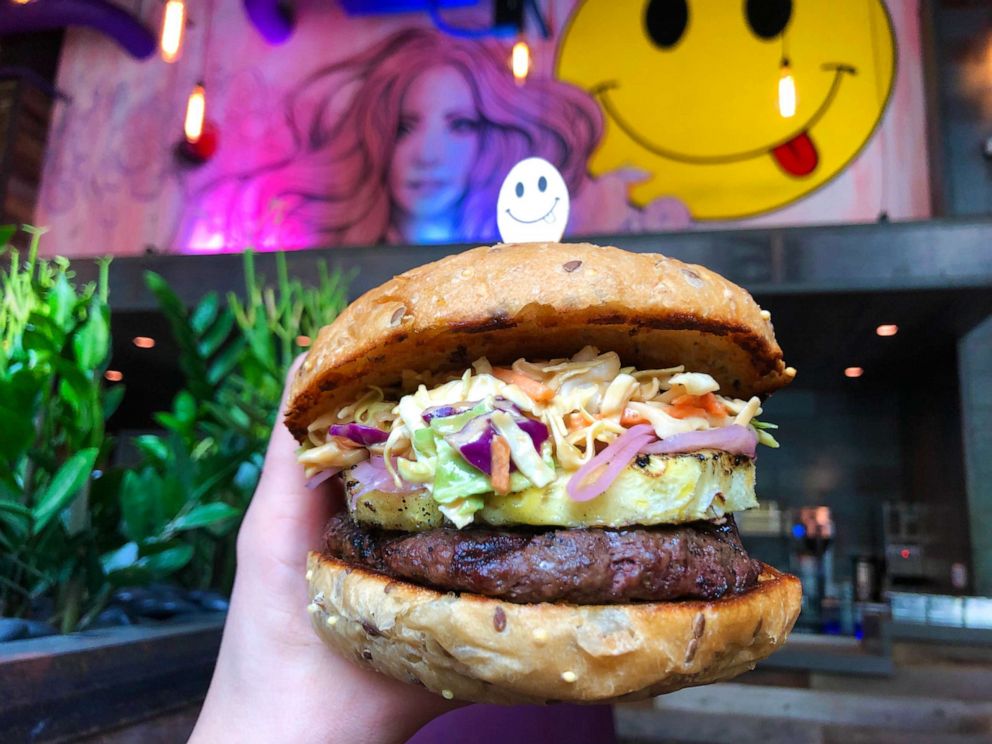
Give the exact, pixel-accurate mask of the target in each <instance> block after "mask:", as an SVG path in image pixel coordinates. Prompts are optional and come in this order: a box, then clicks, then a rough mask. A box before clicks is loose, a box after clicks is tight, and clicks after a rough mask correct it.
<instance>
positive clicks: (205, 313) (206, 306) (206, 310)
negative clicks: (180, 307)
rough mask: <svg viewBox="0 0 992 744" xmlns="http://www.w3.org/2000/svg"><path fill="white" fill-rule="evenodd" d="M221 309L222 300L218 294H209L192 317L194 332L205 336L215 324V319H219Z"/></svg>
mask: <svg viewBox="0 0 992 744" xmlns="http://www.w3.org/2000/svg"><path fill="white" fill-rule="evenodd" d="M219 309H220V299H219V298H218V296H217V293H216V292H207V293H206V294H205V295H204V296H203V299H202V300H200V304H199V305H197V306H196V309H195V310H194V311H193V314H192V315H191V316H190V319H189V322H190V325H191V326H192V327H193V331H194V332H195V333H196V334H198V335H203V333H204V332H205V331H206V330H207V329H208V328H209V327H210V324H211V323H213V322H214V319H215V318H216V317H217V310H219Z"/></svg>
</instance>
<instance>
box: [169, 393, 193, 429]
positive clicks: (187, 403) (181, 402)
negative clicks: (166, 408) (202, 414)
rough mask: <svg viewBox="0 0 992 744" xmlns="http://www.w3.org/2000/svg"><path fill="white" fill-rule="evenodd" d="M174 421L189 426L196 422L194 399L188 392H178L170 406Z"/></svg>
mask: <svg viewBox="0 0 992 744" xmlns="http://www.w3.org/2000/svg"><path fill="white" fill-rule="evenodd" d="M172 407H173V410H174V411H175V414H176V415H175V417H176V420H177V421H179V422H180V423H182V424H185V425H187V426H188V425H189V424H192V423H193V422H194V421H195V420H196V398H194V397H193V396H192V395H191V394H190V393H189V391H188V390H180V391H179V393H178V394H177V395H176V399H175V401H174V402H173V404H172Z"/></svg>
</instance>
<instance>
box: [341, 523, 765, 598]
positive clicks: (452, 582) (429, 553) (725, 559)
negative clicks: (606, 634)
mask: <svg viewBox="0 0 992 744" xmlns="http://www.w3.org/2000/svg"><path fill="white" fill-rule="evenodd" d="M324 549H325V551H326V552H327V553H328V554H329V555H331V556H333V557H335V558H338V559H340V560H343V561H345V562H346V563H352V564H358V565H361V566H363V567H365V568H369V569H371V570H373V571H377V572H379V573H383V574H386V575H388V576H391V577H393V578H397V579H402V580H406V581H412V582H414V583H417V584H422V585H426V586H430V587H434V588H436V589H440V590H442V591H458V592H473V593H475V594H484V595H486V596H488V597H500V598H502V599H505V600H508V601H510V602H521V603H528V602H574V603H576V604H606V603H616V602H630V601H631V600H670V599H718V598H720V597H723V596H725V595H727V594H738V593H741V592H743V591H745V590H747V589H748V588H750V587H752V586H754V585H755V584H756V583H757V581H758V574H759V573H761V564H759V563H758V562H757V561H753V560H751V559H750V558H749V557H748V555H747V553H746V552H745V551H744V547H743V546H742V545H741V539H740V535H739V534H738V533H737V525H736V524H734V521H733V518H732V517H728V518H727V520H726V522H725V523H724V524H722V525H715V524H711V523H709V522H693V523H691V524H686V525H666V526H660V527H631V528H626V529H550V530H541V531H536V530H498V531H497V530H493V529H483V528H473V529H464V530H456V529H452V528H439V529H434V530H428V531H425V532H390V531H385V530H379V529H375V528H369V527H364V526H362V525H359V524H357V523H355V522H354V521H353V520H352V519H351V518H350V517H349V516H348V515H347V514H345V513H341V514H337V515H335V516H334V517H332V518H331V521H330V522H329V523H328V525H327V529H326V532H325V535H324Z"/></svg>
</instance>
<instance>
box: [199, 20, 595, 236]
mask: <svg viewBox="0 0 992 744" xmlns="http://www.w3.org/2000/svg"><path fill="white" fill-rule="evenodd" d="M507 54H508V50H506V49H505V48H503V46H502V45H499V44H497V43H494V42H478V41H466V40H462V39H457V38H453V37H451V36H447V35H444V34H442V33H440V32H438V31H435V30H433V29H426V28H408V29H404V30H402V31H399V32H397V33H394V34H393V35H391V36H389V37H387V38H386V39H384V40H383V41H381V42H379V43H378V44H376V45H374V46H372V47H370V48H369V49H367V50H366V51H364V52H362V53H360V54H358V55H356V56H353V57H351V58H349V59H346V60H344V61H341V62H336V63H333V64H330V65H327V66H325V67H322V68H320V69H318V70H316V71H315V72H313V73H312V74H311V75H310V76H309V77H307V78H305V79H304V80H303V81H302V82H301V83H300V84H299V85H298V86H297V87H296V88H295V89H294V90H292V91H291V92H290V94H289V95H288V96H287V99H286V118H287V122H288V125H289V128H290V131H291V133H292V136H293V141H294V147H293V150H292V152H291V153H290V154H289V155H288V156H287V157H286V158H284V159H283V160H282V161H280V162H278V163H275V164H272V165H268V166H265V167H263V168H260V169H258V170H256V171H253V172H250V173H244V174H240V175H236V176H234V177H231V176H226V177H222V178H221V179H218V181H215V182H214V183H213V184H209V185H208V186H206V187H205V188H204V189H203V190H202V192H201V197H200V199H199V201H200V202H201V203H200V204H199V208H198V211H199V214H200V215H201V219H202V216H203V215H204V214H206V215H207V216H208V219H209V220H210V221H211V223H212V224H213V226H214V227H213V229H212V230H211V232H212V233H213V234H214V235H216V234H217V233H216V229H217V228H218V227H219V228H220V230H221V232H222V234H223V235H224V240H225V243H226V244H227V245H229V246H234V245H238V244H240V245H256V246H260V247H262V246H266V245H273V246H275V245H278V246H279V247H298V246H303V245H374V244H378V243H399V242H405V243H431V242H433V243H438V242H458V241H465V242H472V241H485V240H495V239H497V238H498V234H497V231H496V214H495V205H496V195H497V193H498V191H499V186H500V184H501V182H502V180H503V177H504V176H505V175H506V173H507V172H508V171H509V169H510V168H511V167H512V166H513V164H514V163H516V162H517V161H519V160H522V159H523V158H525V157H529V156H533V155H537V156H540V157H543V158H545V159H546V160H548V161H550V162H552V163H554V164H555V166H556V167H557V168H558V169H559V171H561V173H562V175H563V177H564V178H565V181H566V183H567V184H568V187H569V190H570V191H571V192H572V193H577V192H578V191H579V190H580V188H581V186H582V184H583V180H584V179H585V169H586V160H587V158H588V156H589V154H590V152H591V151H592V150H593V149H594V148H595V146H596V144H597V142H598V141H599V138H600V134H601V131H602V121H601V115H600V112H599V108H598V106H597V105H596V103H595V102H594V101H593V100H592V99H591V98H590V97H589V96H588V95H587V94H586V93H584V92H583V91H581V90H579V89H578V88H575V87H572V86H571V85H569V84H566V83H562V82H560V81H557V80H554V79H550V78H543V79H542V78H536V77H532V78H531V79H529V80H528V81H527V82H526V84H524V85H518V84H517V83H516V81H515V80H514V78H513V76H512V75H511V74H510V71H509V69H508V67H507V63H506V58H507ZM232 187H233V188H232ZM221 193H224V194H226V196H221ZM218 197H220V201H221V203H222V204H223V206H221V205H220V204H218ZM195 201H197V199H194V202H195ZM218 207H219V208H220V213H219V214H218V211H217V210H218ZM218 217H219V218H220V220H219V221H218V219H217V218H218ZM193 237H194V240H193V241H191V242H192V243H193V245H192V246H191V247H195V235H194V236H193Z"/></svg>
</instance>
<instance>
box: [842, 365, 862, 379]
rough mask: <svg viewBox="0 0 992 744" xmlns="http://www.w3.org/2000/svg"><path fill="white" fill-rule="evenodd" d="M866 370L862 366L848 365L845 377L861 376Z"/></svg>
mask: <svg viewBox="0 0 992 744" xmlns="http://www.w3.org/2000/svg"><path fill="white" fill-rule="evenodd" d="M864 373H865V371H864V370H863V369H861V367H847V368H846V369H845V370H844V377H861V375H863V374H864Z"/></svg>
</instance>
